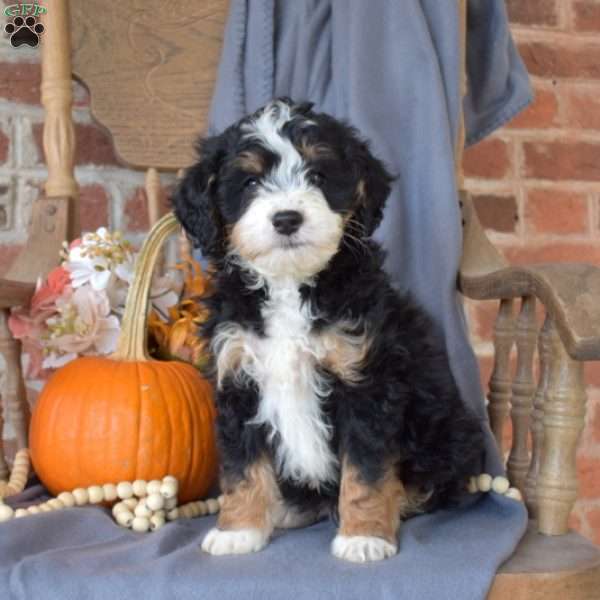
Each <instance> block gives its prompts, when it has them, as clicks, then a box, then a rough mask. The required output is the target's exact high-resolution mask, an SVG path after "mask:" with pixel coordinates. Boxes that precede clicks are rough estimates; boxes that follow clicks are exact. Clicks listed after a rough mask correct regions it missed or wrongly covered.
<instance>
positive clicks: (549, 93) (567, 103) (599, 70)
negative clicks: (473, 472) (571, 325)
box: [465, 0, 600, 543]
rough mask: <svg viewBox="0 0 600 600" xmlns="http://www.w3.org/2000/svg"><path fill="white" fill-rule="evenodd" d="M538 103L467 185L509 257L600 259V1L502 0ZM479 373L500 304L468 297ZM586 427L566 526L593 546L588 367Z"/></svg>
mask: <svg viewBox="0 0 600 600" xmlns="http://www.w3.org/2000/svg"><path fill="white" fill-rule="evenodd" d="M506 4H507V7H508V10H509V13H510V17H511V21H512V23H513V33H514V36H515V39H516V41H517V43H518V46H519V49H520V52H521V55H522V56H523V58H524V60H525V62H526V64H527V67H528V69H529V72H530V73H531V75H532V81H533V85H534V88H535V91H536V101H535V103H534V104H533V105H532V106H531V107H530V108H529V109H528V110H527V111H525V112H524V113H523V114H522V115H521V116H519V117H518V118H517V119H515V120H514V121H513V122H512V123H510V125H509V126H508V127H505V128H504V129H502V130H501V131H499V132H498V133H497V134H496V135H494V136H493V137H492V138H490V139H488V140H486V141H484V142H482V143H480V144H478V145H476V146H474V147H473V148H471V149H470V150H468V151H467V154H466V156H465V170H466V175H467V187H468V188H469V189H470V190H471V191H472V193H473V194H474V195H475V202H476V205H477V208H478V212H479V215H480V218H481V220H482V222H483V223H484V225H485V226H486V228H487V230H488V233H489V235H490V237H491V238H492V240H493V241H494V242H495V244H496V246H497V247H499V248H500V249H501V250H502V251H503V253H504V254H505V255H506V256H507V257H508V258H509V259H510V260H511V261H513V262H517V263H524V262H532V261H537V262H539V261H582V262H593V263H596V264H599V265H600V204H599V203H600V36H599V33H600V2H599V1H598V0H507V2H506ZM467 310H468V316H469V321H470V323H471V330H472V335H473V341H474V343H475V347H476V350H477V353H478V355H479V356H480V357H481V364H482V366H483V368H482V378H483V379H484V380H487V379H488V378H489V374H490V370H491V353H492V343H491V338H492V336H491V333H492V327H493V321H494V318H495V314H496V310H497V305H496V303H492V302H479V303H468V306H467ZM587 377H588V381H589V383H590V388H589V400H588V424H587V428H586V431H585V434H584V437H583V441H582V446H581V450H580V453H579V475H580V480H581V490H580V495H581V499H580V500H579V501H578V503H577V505H576V509H575V512H574V516H573V524H574V525H575V526H576V527H577V528H578V529H579V530H580V531H581V532H582V533H584V534H585V535H587V536H588V537H590V538H591V539H594V540H595V541H596V542H598V543H600V368H599V367H598V366H597V365H596V364H593V365H588V369H587Z"/></svg>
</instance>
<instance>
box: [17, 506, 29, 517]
mask: <svg viewBox="0 0 600 600" xmlns="http://www.w3.org/2000/svg"><path fill="white" fill-rule="evenodd" d="M26 516H27V509H26V508H17V510H15V519H20V518H21V517H26Z"/></svg>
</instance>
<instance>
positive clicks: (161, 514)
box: [153, 510, 167, 519]
mask: <svg viewBox="0 0 600 600" xmlns="http://www.w3.org/2000/svg"><path fill="white" fill-rule="evenodd" d="M154 515H156V516H158V517H162V518H163V519H166V518H167V511H166V510H157V511H155V512H154V513H153V516H154Z"/></svg>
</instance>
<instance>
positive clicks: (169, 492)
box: [158, 481, 179, 498]
mask: <svg viewBox="0 0 600 600" xmlns="http://www.w3.org/2000/svg"><path fill="white" fill-rule="evenodd" d="M158 491H159V492H160V493H161V494H162V495H163V496H164V497H165V498H175V497H176V496H177V492H178V491H179V490H178V486H177V484H176V483H173V482H172V481H166V482H165V483H163V484H162V485H161V486H160V488H159V489H158Z"/></svg>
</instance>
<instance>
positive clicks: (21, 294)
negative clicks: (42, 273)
mask: <svg viewBox="0 0 600 600" xmlns="http://www.w3.org/2000/svg"><path fill="white" fill-rule="evenodd" d="M34 291H35V285H34V284H33V283H22V282H20V281H11V280H10V279H0V309H1V308H11V307H13V306H27V305H28V304H29V302H30V300H31V297H32V296H33V292H34Z"/></svg>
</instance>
